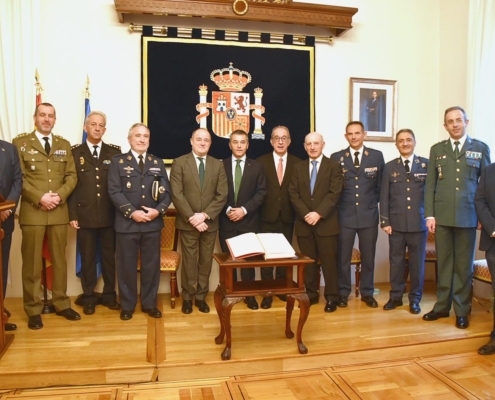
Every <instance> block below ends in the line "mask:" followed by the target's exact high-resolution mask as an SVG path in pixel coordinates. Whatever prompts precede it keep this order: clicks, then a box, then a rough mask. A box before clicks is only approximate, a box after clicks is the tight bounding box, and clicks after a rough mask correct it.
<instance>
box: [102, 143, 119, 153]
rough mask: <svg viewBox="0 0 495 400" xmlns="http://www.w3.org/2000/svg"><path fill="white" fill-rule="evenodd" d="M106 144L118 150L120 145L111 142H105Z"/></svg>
mask: <svg viewBox="0 0 495 400" xmlns="http://www.w3.org/2000/svg"><path fill="white" fill-rule="evenodd" d="M105 144H106V145H107V146H110V147H113V148H114V149H117V150H118V151H121V150H120V146H117V145H116V144H111V143H105Z"/></svg>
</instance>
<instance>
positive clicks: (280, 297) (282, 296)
mask: <svg viewBox="0 0 495 400" xmlns="http://www.w3.org/2000/svg"><path fill="white" fill-rule="evenodd" d="M277 297H278V298H279V299H280V300H282V301H287V295H286V294H278V295H277Z"/></svg>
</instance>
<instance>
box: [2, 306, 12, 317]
mask: <svg viewBox="0 0 495 400" xmlns="http://www.w3.org/2000/svg"><path fill="white" fill-rule="evenodd" d="M3 312H4V313H5V314H6V315H7V317H9V318H10V317H11V314H10V311H9V310H7V309H6V308H4V309H3Z"/></svg>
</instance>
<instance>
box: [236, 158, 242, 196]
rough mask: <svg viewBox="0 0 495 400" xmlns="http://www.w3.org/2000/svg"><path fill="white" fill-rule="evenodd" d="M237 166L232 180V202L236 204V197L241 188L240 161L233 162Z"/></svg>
mask: <svg viewBox="0 0 495 400" xmlns="http://www.w3.org/2000/svg"><path fill="white" fill-rule="evenodd" d="M235 161H236V162H237V165H236V166H235V177H234V178H235V179H234V202H235V203H236V204H237V195H238V194H239V187H240V186H241V180H242V170H241V161H242V160H235Z"/></svg>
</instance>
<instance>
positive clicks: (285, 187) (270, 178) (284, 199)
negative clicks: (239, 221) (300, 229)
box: [256, 152, 302, 224]
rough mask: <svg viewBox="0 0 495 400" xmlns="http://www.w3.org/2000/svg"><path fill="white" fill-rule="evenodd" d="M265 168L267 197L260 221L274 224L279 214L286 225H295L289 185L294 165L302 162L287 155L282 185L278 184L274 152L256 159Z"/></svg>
mask: <svg viewBox="0 0 495 400" xmlns="http://www.w3.org/2000/svg"><path fill="white" fill-rule="evenodd" d="M256 161H257V162H259V163H260V164H261V165H262V166H263V170H264V171H265V178H266V197H265V200H264V201H263V204H262V205H261V209H260V221H262V222H268V223H273V222H275V221H276V220H277V218H278V216H279V214H280V216H281V218H282V221H283V222H285V223H289V224H292V223H294V218H295V214H294V209H293V208H292V204H291V202H290V197H289V184H290V180H291V176H292V171H293V168H294V165H295V164H297V163H298V162H301V161H302V160H301V159H300V158H299V157H296V156H293V155H292V154H287V165H286V166H285V173H284V178H283V180H282V185H280V184H279V183H278V176H277V169H276V168H275V162H274V160H273V152H271V153H268V154H265V155H263V156H261V157H258V158H257V159H256Z"/></svg>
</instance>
